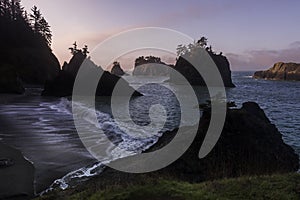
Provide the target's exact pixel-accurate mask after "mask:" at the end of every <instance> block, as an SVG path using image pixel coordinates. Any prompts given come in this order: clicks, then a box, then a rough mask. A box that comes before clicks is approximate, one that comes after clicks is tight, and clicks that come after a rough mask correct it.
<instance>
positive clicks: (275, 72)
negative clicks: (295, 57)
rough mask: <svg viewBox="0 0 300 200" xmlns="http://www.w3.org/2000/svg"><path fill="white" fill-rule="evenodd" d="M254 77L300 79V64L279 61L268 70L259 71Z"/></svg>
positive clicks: (286, 79) (285, 79)
mask: <svg viewBox="0 0 300 200" xmlns="http://www.w3.org/2000/svg"><path fill="white" fill-rule="evenodd" d="M253 78H257V79H268V80H284V81H300V64H297V63H283V62H279V63H276V64H274V66H273V67H272V68H270V69H268V70H266V71H257V72H255V73H254V75H253Z"/></svg>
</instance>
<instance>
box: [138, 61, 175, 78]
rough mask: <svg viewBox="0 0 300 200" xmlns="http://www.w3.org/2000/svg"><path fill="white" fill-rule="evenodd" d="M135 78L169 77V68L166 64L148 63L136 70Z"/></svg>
mask: <svg viewBox="0 0 300 200" xmlns="http://www.w3.org/2000/svg"><path fill="white" fill-rule="evenodd" d="M133 75H134V76H169V75H170V72H169V67H168V66H167V65H165V64H157V63H148V64H143V65H139V66H137V67H135V68H134V71H133Z"/></svg>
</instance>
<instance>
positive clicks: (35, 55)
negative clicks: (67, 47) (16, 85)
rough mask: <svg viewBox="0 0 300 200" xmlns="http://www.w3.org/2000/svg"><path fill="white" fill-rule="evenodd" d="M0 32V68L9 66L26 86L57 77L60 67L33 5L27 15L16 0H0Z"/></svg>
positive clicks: (47, 29)
mask: <svg viewBox="0 0 300 200" xmlns="http://www.w3.org/2000/svg"><path fill="white" fill-rule="evenodd" d="M0 29H1V32H0V43H1V49H0V67H3V66H11V70H13V71H15V72H16V74H18V77H19V78H20V79H21V80H22V81H23V82H25V83H30V84H43V83H44V82H45V81H46V80H47V79H51V78H53V77H54V76H56V75H57V73H58V71H59V68H60V65H59V62H58V60H57V58H56V57H55V56H54V54H53V53H52V50H51V48H50V45H51V41H52V34H51V30H50V26H49V24H48V22H47V21H46V19H45V18H44V17H43V15H42V14H41V12H40V10H39V9H38V8H37V7H36V6H34V7H33V8H32V9H31V13H27V12H26V11H25V10H24V8H23V7H22V5H21V1H20V0H0ZM0 87H1V86H0Z"/></svg>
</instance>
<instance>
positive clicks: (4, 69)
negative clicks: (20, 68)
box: [0, 64, 25, 94]
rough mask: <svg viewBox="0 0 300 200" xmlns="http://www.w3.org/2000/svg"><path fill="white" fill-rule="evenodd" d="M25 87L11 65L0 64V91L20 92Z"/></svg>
mask: <svg viewBox="0 0 300 200" xmlns="http://www.w3.org/2000/svg"><path fill="white" fill-rule="evenodd" d="M24 92H25V89H24V87H23V85H22V82H21V80H20V77H19V76H18V74H17V72H16V70H14V67H13V66H11V65H6V64H0V93H13V94H22V93H24Z"/></svg>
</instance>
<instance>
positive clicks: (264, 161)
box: [99, 102, 299, 182]
mask: <svg viewBox="0 0 300 200" xmlns="http://www.w3.org/2000/svg"><path fill="white" fill-rule="evenodd" d="M209 121H210V113H209V112H208V111H206V112H204V115H203V117H202V118H201V120H200V125H199V130H198V133H197V136H196V138H195V140H194V142H193V143H192V145H191V146H190V148H189V149H188V150H187V151H186V152H185V154H184V155H183V156H182V157H181V158H180V159H178V160H177V161H175V162H174V163H173V164H171V165H170V166H168V167H166V168H164V169H161V170H159V171H157V172H153V173H150V174H147V175H149V176H157V177H173V178H174V179H180V180H184V181H189V182H201V181H206V180H214V179H219V178H225V177H239V176H243V175H263V174H273V173H286V172H295V171H297V170H298V169H299V158H298V155H297V154H295V152H294V150H293V149H292V148H291V147H290V146H288V145H287V144H285V143H284V142H283V140H282V135H281V134H280V132H279V131H278V129H277V128H276V127H275V125H274V124H272V123H271V122H270V121H269V119H268V118H267V117H266V115H265V113H264V111H263V110H262V109H261V108H260V107H259V106H258V105H257V104H256V103H252V102H248V103H244V104H243V107H242V108H241V109H229V110H228V113H227V117H226V122H225V126H224V129H223V131H222V134H221V137H220V139H219V141H218V143H217V144H216V146H215V147H214V149H213V150H212V151H211V152H210V153H209V155H208V156H207V157H205V158H204V159H199V158H198V154H199V150H200V147H201V144H202V142H203V139H204V136H205V135H206V131H207V128H208V125H209ZM189 129H190V128H189V127H186V128H185V129H184V131H185V132H186V133H187V134H188V132H189ZM175 135H176V130H175V131H172V132H167V133H165V134H164V135H163V136H162V137H161V138H160V139H159V141H158V142H157V143H156V144H155V145H154V146H152V147H151V148H150V149H149V150H148V151H155V150H157V149H160V148H161V147H163V146H165V145H166V144H168V143H169V142H170V141H171V140H172V138H173V137H174V136H175ZM125 159H126V158H125ZM128 176H129V177H131V176H134V175H129V174H125V173H121V172H117V171H115V170H112V169H107V170H106V171H104V173H103V174H101V175H100V176H99V180H100V179H101V177H105V179H108V178H109V177H111V178H112V179H113V180H125V179H123V178H124V177H128Z"/></svg>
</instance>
